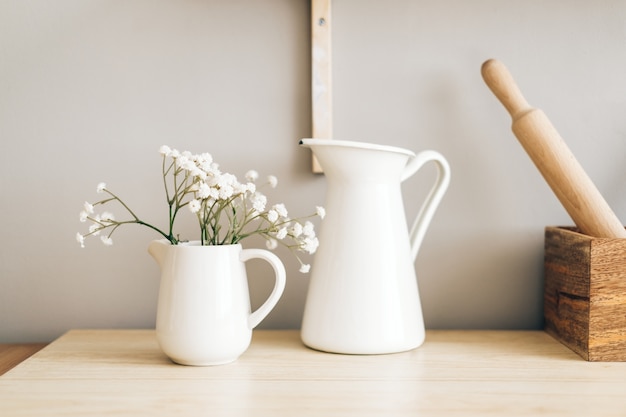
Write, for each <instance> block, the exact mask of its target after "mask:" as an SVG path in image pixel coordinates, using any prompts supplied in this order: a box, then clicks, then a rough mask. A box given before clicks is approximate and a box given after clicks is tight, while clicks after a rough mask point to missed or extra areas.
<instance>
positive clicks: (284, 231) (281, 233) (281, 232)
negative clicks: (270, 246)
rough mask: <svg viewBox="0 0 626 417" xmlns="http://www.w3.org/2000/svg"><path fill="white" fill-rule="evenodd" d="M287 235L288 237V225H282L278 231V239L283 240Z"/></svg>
mask: <svg viewBox="0 0 626 417" xmlns="http://www.w3.org/2000/svg"><path fill="white" fill-rule="evenodd" d="M286 237H287V228H286V227H281V228H280V229H279V230H278V233H276V239H279V240H283V239H284V238H286Z"/></svg>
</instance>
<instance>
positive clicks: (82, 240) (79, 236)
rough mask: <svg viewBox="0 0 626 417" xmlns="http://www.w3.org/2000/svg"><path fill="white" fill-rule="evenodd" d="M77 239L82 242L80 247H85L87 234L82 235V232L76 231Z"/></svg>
mask: <svg viewBox="0 0 626 417" xmlns="http://www.w3.org/2000/svg"><path fill="white" fill-rule="evenodd" d="M76 241H77V242H78V243H80V247H81V248H84V247H85V236H83V235H81V234H80V232H79V233H76Z"/></svg>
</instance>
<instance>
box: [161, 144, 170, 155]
mask: <svg viewBox="0 0 626 417" xmlns="http://www.w3.org/2000/svg"><path fill="white" fill-rule="evenodd" d="M159 153H160V154H161V155H163V156H169V155H170V153H172V150H171V149H170V147H169V146H167V145H163V146H161V147H160V148H159Z"/></svg>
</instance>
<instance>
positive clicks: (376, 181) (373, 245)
mask: <svg viewBox="0 0 626 417" xmlns="http://www.w3.org/2000/svg"><path fill="white" fill-rule="evenodd" d="M300 144H301V145H303V146H305V147H309V148H311V149H312V151H313V153H314V154H315V156H316V157H317V159H318V161H319V163H320V165H321V166H322V168H323V170H324V174H325V175H326V178H327V180H328V190H327V195H326V204H325V207H326V218H325V219H324V222H323V224H322V226H321V230H320V235H319V240H320V246H319V249H318V251H317V253H316V254H315V259H314V265H313V269H312V275H311V281H310V284H309V292H308V295H307V299H306V306H305V310H304V318H303V322H302V335H301V337H302V341H303V342H304V344H305V345H307V346H309V347H311V348H313V349H317V350H322V351H326V352H336V353H351V354H380V353H393V352H402V351H406V350H410V349H413V348H416V347H418V346H420V345H421V344H422V343H423V342H424V337H425V331H424V320H423V316H422V307H421V303H420V298H419V293H418V287H417V281H416V277H415V268H414V260H415V257H416V256H417V252H418V250H419V247H420V244H421V242H422V239H423V237H424V234H425V233H426V229H427V228H428V225H429V223H430V221H431V219H432V217H433V214H434V212H435V210H436V208H437V206H438V205H439V202H440V201H441V198H442V197H443V195H444V193H445V192H446V189H447V187H448V184H449V182H450V168H449V165H448V163H447V161H446V159H445V158H444V157H443V156H442V155H441V154H439V153H437V152H435V151H423V152H420V153H418V154H417V155H416V154H415V153H413V152H411V151H409V150H406V149H401V148H396V147H391V146H383V145H374V144H368V143H361V142H351V141H342V140H329V139H303V140H302V141H301V142H300ZM429 161H433V162H435V163H436V165H437V167H438V176H437V180H436V183H435V185H434V186H433V188H432V190H431V191H430V194H429V195H428V197H427V198H426V201H425V202H424V203H423V205H422V207H421V209H420V211H419V213H418V215H417V218H416V219H415V221H414V223H413V226H412V228H411V232H410V233H409V230H408V228H407V221H406V217H405V213H404V206H403V202H402V193H401V186H400V185H401V183H402V181H404V180H406V179H407V178H409V177H411V176H412V175H413V174H415V173H416V172H417V171H418V170H419V169H420V168H421V167H422V166H423V165H424V164H425V163H427V162H429Z"/></svg>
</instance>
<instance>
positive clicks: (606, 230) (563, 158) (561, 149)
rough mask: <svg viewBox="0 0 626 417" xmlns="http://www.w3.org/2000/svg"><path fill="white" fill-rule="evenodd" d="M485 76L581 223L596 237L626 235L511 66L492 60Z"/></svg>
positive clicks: (547, 177) (529, 150) (556, 191)
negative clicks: (521, 86) (528, 97)
mask: <svg viewBox="0 0 626 417" xmlns="http://www.w3.org/2000/svg"><path fill="white" fill-rule="evenodd" d="M482 75H483V78H484V80H485V83H486V84H487V86H488V87H489V88H490V89H491V91H492V92H493V93H494V95H495V96H496V97H497V98H498V100H500V102H501V103H502V104H503V105H504V107H505V108H506V109H507V110H508V111H509V113H510V115H511V118H512V120H513V124H512V126H511V127H512V130H513V133H514V134H515V136H516V137H517V139H518V140H519V142H520V143H521V145H522V147H523V148H524V150H525V151H526V153H527V154H528V156H530V158H531V160H532V161H533V162H534V164H535V166H536V167H537V169H538V170H539V172H540V173H541V175H542V176H543V178H544V179H545V180H546V182H547V183H548V185H549V186H550V188H551V189H552V191H553V192H554V194H555V195H556V196H557V198H558V199H559V201H560V202H561V204H562V205H563V207H564V208H565V210H566V211H567V212H568V214H569V215H570V217H571V218H572V220H574V223H575V224H576V226H578V228H579V229H580V230H581V231H582V232H583V233H585V234H587V235H589V236H593V237H604V238H626V230H625V229H624V227H623V225H622V223H621V222H620V220H619V219H618V218H617V216H616V215H615V213H614V212H613V210H611V208H610V207H609V205H608V203H607V202H606V200H605V199H604V198H603V197H602V194H600V191H598V189H597V188H596V186H595V185H594V183H593V182H592V181H591V179H590V178H589V176H588V175H587V173H586V172H585V171H584V169H583V168H582V166H581V165H580V163H578V161H577V160H576V158H575V157H574V155H573V154H572V152H571V150H570V149H569V147H568V146H567V144H566V143H565V142H564V141H563V139H562V138H561V136H560V135H559V132H558V131H557V130H556V128H555V127H554V126H553V125H552V123H551V122H550V120H549V119H548V117H547V116H546V115H545V113H543V111H541V110H539V109H535V108H532V107H530V105H529V104H528V102H527V101H526V99H525V98H524V97H523V96H522V93H521V92H520V90H519V88H518V86H517V84H516V83H515V81H514V80H513V77H512V76H511V74H510V73H509V71H508V70H507V69H506V67H505V66H504V65H503V64H502V63H501V62H499V61H497V60H493V59H491V60H488V61H486V62H485V63H484V64H483V66H482Z"/></svg>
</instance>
